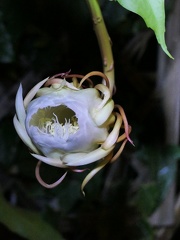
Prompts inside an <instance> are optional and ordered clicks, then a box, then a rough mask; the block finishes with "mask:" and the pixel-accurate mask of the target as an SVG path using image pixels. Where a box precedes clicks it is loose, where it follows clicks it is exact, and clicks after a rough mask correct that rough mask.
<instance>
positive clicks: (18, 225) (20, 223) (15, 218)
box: [0, 194, 63, 240]
mask: <svg viewBox="0 0 180 240" xmlns="http://www.w3.org/2000/svg"><path fill="white" fill-rule="evenodd" d="M0 222H1V223H3V224H4V225H5V226H6V227H7V228H9V229H10V230H11V231H12V232H15V233H16V234H18V235H20V236H22V237H24V238H27V239H30V240H47V239H53V240H56V239H57V240H61V239H62V240H63V238H62V237H61V235H60V234H59V233H58V232H57V231H56V230H55V229H53V228H52V227H51V226H50V225H49V224H48V223H46V222H45V221H43V219H42V218H41V217H40V215H39V214H38V213H35V212H33V211H28V210H24V209H20V208H17V207H13V206H11V205H10V204H9V203H7V202H6V201H5V199H4V198H3V196H2V194H0Z"/></svg>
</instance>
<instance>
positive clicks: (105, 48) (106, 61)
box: [86, 0, 115, 95]
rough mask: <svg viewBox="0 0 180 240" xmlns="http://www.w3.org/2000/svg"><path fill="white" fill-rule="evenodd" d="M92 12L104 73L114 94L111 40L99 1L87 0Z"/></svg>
mask: <svg viewBox="0 0 180 240" xmlns="http://www.w3.org/2000/svg"><path fill="white" fill-rule="evenodd" d="M86 2H87V4H88V6H89V9H90V11H91V15H92V20H93V23H94V30H95V33H96V36H97V39H98V43H99V47H100V50H101V57H102V61H103V71H104V74H105V75H106V76H107V77H108V79H109V81H110V92H111V95H112V93H113V89H115V81H114V61H113V54H112V48H111V40H110V37H109V35H108V32H107V29H106V26H105V23H104V19H103V16H102V13H101V9H100V6H99V3H98V0H86Z"/></svg>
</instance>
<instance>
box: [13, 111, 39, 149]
mask: <svg viewBox="0 0 180 240" xmlns="http://www.w3.org/2000/svg"><path fill="white" fill-rule="evenodd" d="M13 123H14V127H15V129H16V131H17V133H18V135H19V137H20V138H21V139H22V141H23V142H24V143H25V144H26V145H27V146H28V147H29V148H30V149H31V150H32V151H33V152H35V153H39V151H38V149H37V148H36V147H35V146H34V144H33V143H32V141H31V139H30V137H29V136H28V134H27V132H26V129H25V128H24V127H23V126H22V125H21V124H20V122H19V121H18V119H17V116H16V115H15V116H14V118H13Z"/></svg>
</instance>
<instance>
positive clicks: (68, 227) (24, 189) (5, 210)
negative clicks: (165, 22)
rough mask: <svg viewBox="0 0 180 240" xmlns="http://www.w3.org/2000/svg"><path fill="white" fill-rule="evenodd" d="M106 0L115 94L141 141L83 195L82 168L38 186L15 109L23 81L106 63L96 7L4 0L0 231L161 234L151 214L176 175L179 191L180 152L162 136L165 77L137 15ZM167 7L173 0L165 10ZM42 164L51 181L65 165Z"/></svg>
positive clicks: (79, 239)
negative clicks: (160, 81)
mask: <svg viewBox="0 0 180 240" xmlns="http://www.w3.org/2000/svg"><path fill="white" fill-rule="evenodd" d="M100 5H101V9H102V13H103V16H104V20H105V22H106V26H107V29H108V32H109V35H110V37H111V40H112V49H113V54H114V62H115V76H116V86H117V91H116V94H115V96H114V100H115V102H116V103H118V104H120V105H121V106H123V108H124V110H125V112H126V115H127V118H128V121H129V124H130V125H131V126H132V129H133V130H132V133H131V138H132V139H133V141H134V143H135V147H133V146H131V145H130V144H127V145H126V147H125V150H124V152H123V154H122V155H121V157H120V159H119V160H118V161H117V162H115V163H114V164H112V165H108V166H106V167H105V169H104V170H102V171H101V172H100V173H98V174H97V175H96V176H95V177H94V178H93V179H92V181H91V182H90V183H88V185H87V186H86V189H85V191H86V197H83V195H82V193H81V192H80V185H81V182H82V180H83V178H84V176H85V174H86V173H81V174H79V173H68V176H67V177H66V179H65V180H64V182H63V183H62V184H61V185H60V186H58V187H56V188H55V189H51V190H47V189H44V188H43V187H42V186H41V185H39V183H38V182H37V181H36V179H35V176H34V169H35V166H36V160H35V159H33V158H32V157H31V156H30V154H29V152H28V149H27V148H26V147H25V146H24V144H23V143H22V141H21V140H20V139H19V137H18V136H17V134H16V132H15V130H14V127H13V124H12V118H13V115H14V113H15V108H14V99H15V94H16V91H17V89H18V86H19V83H20V82H21V83H22V84H23V89H24V94H25V93H26V92H27V91H29V89H31V87H33V86H34V85H35V84H36V83H37V82H38V81H41V80H42V79H44V78H46V77H48V76H51V75H54V74H57V73H61V72H66V71H68V70H70V69H71V73H78V74H84V75H85V74H86V73H88V72H90V71H93V70H98V71H102V62H101V55H100V51H99V46H98V43H97V39H96V36H95V32H94V30H93V25H92V21H91V16H90V11H89V9H88V7H87V5H86V2H85V1H82V0H76V1H72V0H54V1H49V0H43V1H42V0H31V1H23V0H16V1H12V0H1V1H0V94H1V97H0V152H1V154H0V190H1V191H0V192H1V195H0V196H1V200H0V201H1V204H0V205H1V206H0V222H1V225H0V237H4V238H5V237H6V239H10V240H11V239H12V240H16V239H17V240H19V239H40V240H41V239H42V240H46V239H47V240H49V239H50V237H49V236H52V238H53V239H61V236H60V235H62V237H63V238H64V239H67V240H84V239H86V240H91V239H92V240H96V239H97V240H101V239H102V240H106V239H107V240H108V239H111V240H116V239H117V240H119V239H122V240H136V239H137V240H141V239H144V240H148V239H156V238H155V235H156V232H157V231H156V230H157V225H156V224H155V228H154V223H150V222H149V220H148V219H149V217H150V216H151V215H152V214H153V212H154V211H155V210H156V209H158V208H159V206H160V205H161V202H162V201H163V200H164V199H166V197H167V194H168V191H169V187H170V186H172V183H173V182H174V181H175V180H176V181H175V182H177V183H176V187H175V189H176V192H177V195H178V192H179V186H178V177H177V176H178V174H177V173H178V163H177V160H178V159H179V156H180V151H179V147H178V146H177V144H172V146H170V145H169V144H168V145H167V142H166V140H165V139H166V121H165V115H164V108H163V103H162V94H161V93H162V92H161V87H162V86H161V85H160V87H159V88H158V89H157V86H159V84H158V78H157V72H158V68H159V64H160V63H159V59H160V58H159V52H161V50H160V49H159V47H158V44H157V41H156V39H155V36H154V34H153V32H152V31H151V30H150V29H147V27H146V26H145V23H144V22H143V20H142V19H141V18H140V17H139V16H137V15H135V14H132V13H130V12H128V11H126V10H125V9H123V8H122V7H121V6H120V5H119V4H118V3H117V2H110V1H107V0H102V1H100ZM171 11H172V5H171V4H167V6H166V12H167V16H169V14H170V13H171ZM161 54H164V53H161ZM164 57H165V58H168V57H167V56H165V54H164ZM171 61H172V60H171ZM41 171H42V176H43V178H44V179H46V181H47V182H53V181H55V180H56V179H58V177H59V176H60V175H61V174H62V172H61V170H60V169H56V168H53V167H50V166H45V165H43V166H42V169H41ZM168 207H169V206H168ZM31 214H32V215H31ZM167 218H168V217H167ZM160 225H161V224H159V225H158V228H159V227H161V226H160ZM167 226H168V227H169V225H167ZM167 226H166V225H165V227H167ZM170 226H171V225H170ZM170 229H171V230H172V231H171V235H172V236H171V238H167V239H178V232H177V231H176V229H177V228H176V229H174V228H170ZM48 234H49V235H48ZM173 235H174V237H173ZM157 239H161V238H160V237H159V238H157ZM163 239H165V238H163Z"/></svg>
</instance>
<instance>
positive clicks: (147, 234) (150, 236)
mask: <svg viewBox="0 0 180 240" xmlns="http://www.w3.org/2000/svg"><path fill="white" fill-rule="evenodd" d="M138 226H139V227H140V229H141V234H142V236H141V238H140V240H154V230H153V227H152V226H151V225H150V224H149V223H148V222H147V221H146V220H144V219H141V220H139V222H138Z"/></svg>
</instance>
